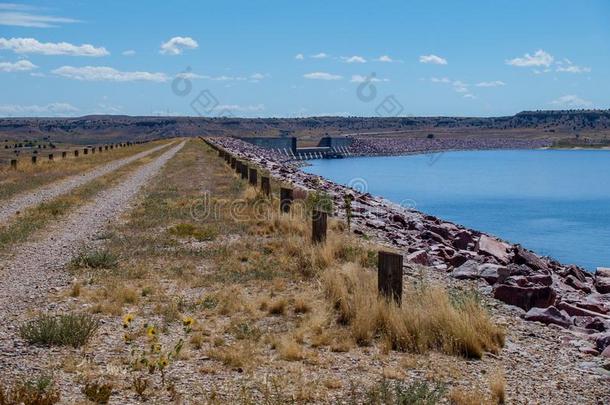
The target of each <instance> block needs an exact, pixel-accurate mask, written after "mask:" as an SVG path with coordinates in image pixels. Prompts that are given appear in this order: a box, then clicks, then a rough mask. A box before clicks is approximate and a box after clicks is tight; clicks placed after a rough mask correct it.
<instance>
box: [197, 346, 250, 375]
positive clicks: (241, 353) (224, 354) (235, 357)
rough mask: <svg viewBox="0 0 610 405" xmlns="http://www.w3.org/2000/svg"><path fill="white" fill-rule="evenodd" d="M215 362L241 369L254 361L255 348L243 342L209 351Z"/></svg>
mask: <svg viewBox="0 0 610 405" xmlns="http://www.w3.org/2000/svg"><path fill="white" fill-rule="evenodd" d="M208 355H209V356H210V358H212V359H214V360H218V361H221V362H222V363H223V364H224V365H225V366H228V367H231V368H234V369H240V368H244V367H246V366H248V365H249V364H252V362H253V361H254V346H253V345H252V343H250V342H249V341H241V342H239V343H235V344H233V345H231V346H222V347H218V348H216V349H212V350H210V351H209V353H208Z"/></svg>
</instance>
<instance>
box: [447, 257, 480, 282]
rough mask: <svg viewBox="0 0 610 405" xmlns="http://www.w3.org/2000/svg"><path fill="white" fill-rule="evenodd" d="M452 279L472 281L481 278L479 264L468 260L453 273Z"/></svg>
mask: <svg viewBox="0 0 610 405" xmlns="http://www.w3.org/2000/svg"><path fill="white" fill-rule="evenodd" d="M451 277H454V278H457V279H458V280H472V279H476V278H479V263H478V262H476V261H474V260H468V261H467V262H466V263H464V264H462V265H461V266H460V267H458V268H456V269H455V270H453V271H452V272H451Z"/></svg>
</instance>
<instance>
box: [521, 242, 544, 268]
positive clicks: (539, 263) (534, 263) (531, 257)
mask: <svg viewBox="0 0 610 405" xmlns="http://www.w3.org/2000/svg"><path fill="white" fill-rule="evenodd" d="M514 262H515V263H517V264H525V265H526V266H528V267H530V268H531V269H534V270H546V269H548V266H547V265H546V263H545V262H544V260H542V259H541V258H540V257H538V256H537V255H536V254H535V253H533V252H530V251H529V250H525V249H523V248H522V247H521V246H517V247H516V248H515V258H514Z"/></svg>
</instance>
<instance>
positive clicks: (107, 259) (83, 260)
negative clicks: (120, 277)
mask: <svg viewBox="0 0 610 405" xmlns="http://www.w3.org/2000/svg"><path fill="white" fill-rule="evenodd" d="M118 264H119V258H118V256H117V255H115V254H114V253H112V252H110V251H108V250H95V251H91V252H83V253H80V254H79V255H78V256H76V257H74V258H73V259H72V262H71V267H72V268H75V269H82V268H90V269H114V268H116V267H117V266H118Z"/></svg>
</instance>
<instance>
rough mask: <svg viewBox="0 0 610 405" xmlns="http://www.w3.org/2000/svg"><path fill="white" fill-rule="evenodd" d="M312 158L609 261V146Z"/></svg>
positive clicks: (563, 252) (358, 182)
mask: <svg viewBox="0 0 610 405" xmlns="http://www.w3.org/2000/svg"><path fill="white" fill-rule="evenodd" d="M309 163H311V165H312V166H309V167H306V168H305V169H304V170H305V171H307V172H309V173H315V174H319V175H321V176H324V177H326V178H328V179H330V180H333V181H335V182H337V183H340V184H350V182H351V184H353V185H354V186H357V187H363V184H366V185H365V186H364V187H366V188H367V191H368V192H370V193H371V194H373V195H378V196H383V197H385V198H387V199H389V200H391V201H394V202H396V203H402V204H406V205H409V206H413V205H415V208H416V209H418V210H420V211H422V212H425V213H429V214H432V215H435V216H438V217H440V218H443V219H447V220H450V221H452V222H455V223H458V224H461V225H464V226H466V227H469V228H473V229H478V230H480V231H484V232H487V233H491V234H493V235H497V236H499V237H501V238H502V239H505V240H508V241H510V242H513V243H520V244H521V245H523V246H525V247H527V248H529V249H531V250H533V251H535V252H537V253H539V254H543V255H548V256H551V257H554V258H556V259H558V260H559V261H560V262H562V263H565V264H571V263H574V264H578V265H580V266H583V267H585V268H587V269H588V270H595V268H596V267H598V266H610V151H599V150H598V151H595V150H593V151H555V150H529V151H477V152H446V153H442V154H435V155H415V156H397V157H367V158H349V159H334V160H312V161H310V162H309ZM363 180H364V181H363Z"/></svg>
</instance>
